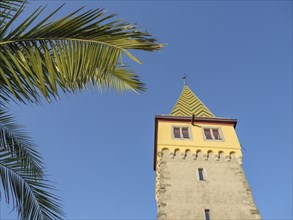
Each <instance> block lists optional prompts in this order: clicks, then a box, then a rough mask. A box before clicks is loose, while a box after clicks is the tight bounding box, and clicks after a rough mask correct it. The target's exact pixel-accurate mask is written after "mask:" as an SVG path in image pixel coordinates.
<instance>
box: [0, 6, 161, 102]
mask: <svg viewBox="0 0 293 220" xmlns="http://www.w3.org/2000/svg"><path fill="white" fill-rule="evenodd" d="M43 9H44V8H39V9H37V10H36V11H35V12H34V13H33V14H32V15H31V16H30V17H29V18H28V19H26V20H24V21H23V22H22V23H21V24H20V25H18V26H17V27H16V28H14V29H13V30H10V28H11V26H12V24H13V23H14V22H11V23H7V24H6V25H5V27H4V30H5V31H4V32H3V33H2V37H1V38H2V42H0V59H1V63H0V83H1V85H2V86H1V90H0V97H1V96H2V98H3V99H5V98H6V99H10V98H11V97H15V98H16V99H17V100H20V101H22V102H27V101H28V102H37V101H39V100H40V96H39V94H42V96H44V97H45V98H46V99H47V100H48V101H50V100H51V99H52V98H56V97H58V88H61V89H62V90H63V91H64V92H74V91H76V90H80V89H83V88H85V87H86V86H88V83H89V82H92V83H93V82H94V83H93V84H95V83H96V84H97V85H107V84H113V85H114V84H115V85H116V86H114V87H113V86H111V88H114V89H116V90H118V91H124V90H125V89H128V90H132V91H143V90H144V89H145V88H144V87H142V85H143V84H142V83H141V82H140V81H139V80H133V77H132V73H128V72H127V71H126V70H124V71H123V73H126V74H125V76H123V77H122V75H121V73H122V72H121V71H120V77H115V75H113V76H111V74H115V73H116V74H117V70H115V68H116V66H117V64H118V63H119V58H120V57H122V54H123V53H124V54H125V55H126V56H128V57H129V58H130V59H132V60H134V61H135V62H140V61H139V60H138V59H137V58H136V57H135V56H133V55H132V54H131V53H130V52H129V51H128V50H129V49H135V50H147V51H155V50H159V49H160V48H161V47H162V46H163V45H162V44H158V43H156V40H155V39H154V38H151V36H150V34H149V33H147V32H143V31H140V30H139V29H137V28H136V27H135V26H133V25H131V24H129V23H126V22H122V21H120V20H114V21H113V20H112V19H113V17H114V16H115V15H114V14H112V15H108V16H105V14H104V12H103V10H101V9H97V10H90V11H86V12H84V13H81V14H80V10H81V9H79V10H77V11H75V12H73V13H71V14H69V15H68V16H65V17H63V18H60V19H58V20H56V21H51V22H48V20H49V19H50V18H51V17H52V16H53V15H54V14H55V13H56V12H58V11H59V9H60V8H58V9H57V10H56V11H54V12H52V13H51V14H50V15H49V16H47V17H45V18H44V19H43V20H42V21H41V22H39V23H38V24H36V25H35V26H33V27H31V24H32V23H33V22H34V21H35V20H36V19H37V18H38V17H39V15H40V13H41V12H42V10H43ZM18 16H19V14H18V13H16V14H15V16H14V17H13V18H12V19H11V20H13V21H14V20H16V18H17V17H18ZM8 30H9V32H8ZM120 61H121V60H120ZM104 79H107V80H108V82H105V83H102V82H101V81H102V80H104ZM111 79H115V82H110V81H109V80H111ZM118 81H120V82H119V83H117V82H118ZM130 81H131V82H132V83H129V82H130Z"/></svg>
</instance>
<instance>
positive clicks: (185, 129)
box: [181, 128, 189, 138]
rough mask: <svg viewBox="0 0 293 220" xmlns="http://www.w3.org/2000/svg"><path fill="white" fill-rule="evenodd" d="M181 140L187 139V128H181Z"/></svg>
mask: <svg viewBox="0 0 293 220" xmlns="http://www.w3.org/2000/svg"><path fill="white" fill-rule="evenodd" d="M181 130H182V136H183V138H189V131H188V128H181Z"/></svg>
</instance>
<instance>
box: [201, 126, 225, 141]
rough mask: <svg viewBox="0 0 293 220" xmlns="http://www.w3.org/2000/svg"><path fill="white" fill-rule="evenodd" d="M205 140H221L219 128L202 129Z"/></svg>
mask: <svg viewBox="0 0 293 220" xmlns="http://www.w3.org/2000/svg"><path fill="white" fill-rule="evenodd" d="M203 131H204V137H205V140H223V138H222V134H221V131H220V128H204V129H203Z"/></svg>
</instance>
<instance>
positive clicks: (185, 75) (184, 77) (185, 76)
mask: <svg viewBox="0 0 293 220" xmlns="http://www.w3.org/2000/svg"><path fill="white" fill-rule="evenodd" d="M187 77H188V75H187V74H185V73H183V77H182V79H183V83H184V85H186V79H187Z"/></svg>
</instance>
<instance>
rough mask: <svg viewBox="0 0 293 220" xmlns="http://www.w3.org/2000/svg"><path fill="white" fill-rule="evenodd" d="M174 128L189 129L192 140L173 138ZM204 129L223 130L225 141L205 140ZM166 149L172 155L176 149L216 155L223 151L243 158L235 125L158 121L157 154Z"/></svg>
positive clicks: (182, 151)
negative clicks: (210, 152)
mask: <svg viewBox="0 0 293 220" xmlns="http://www.w3.org/2000/svg"><path fill="white" fill-rule="evenodd" d="M174 126H184V127H189V129H190V131H191V139H175V138H173V127H174ZM203 127H209V128H213V127H216V128H221V131H222V135H223V137H224V140H205V139H204V134H203V129H202V128H203ZM165 148H166V149H169V151H170V152H171V153H172V152H174V151H175V150H176V149H179V150H180V152H181V153H184V152H185V151H186V150H189V151H191V153H192V154H194V153H196V152H197V151H198V150H201V151H202V153H203V154H207V153H208V151H213V153H214V154H218V153H219V152H220V151H222V152H223V153H224V154H225V155H226V156H227V155H229V154H230V153H231V152H235V154H236V157H242V153H241V146H240V143H239V140H238V138H237V135H236V132H235V129H234V127H233V124H231V125H230V124H224V123H216V122H212V123H205V122H198V123H197V122H195V124H194V125H191V123H190V122H174V121H161V120H158V134H157V152H161V151H162V149H165Z"/></svg>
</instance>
